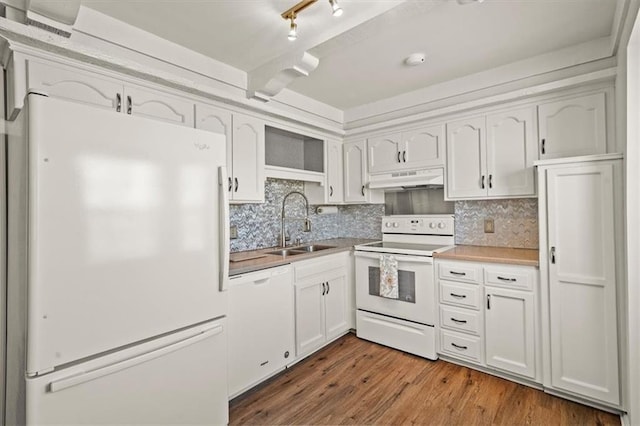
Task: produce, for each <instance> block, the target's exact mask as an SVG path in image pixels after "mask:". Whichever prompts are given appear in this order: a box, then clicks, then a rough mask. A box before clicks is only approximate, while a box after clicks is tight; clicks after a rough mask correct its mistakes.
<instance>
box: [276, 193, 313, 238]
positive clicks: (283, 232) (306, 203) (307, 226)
mask: <svg viewBox="0 0 640 426" xmlns="http://www.w3.org/2000/svg"><path fill="white" fill-rule="evenodd" d="M294 194H298V195H300V196H302V198H304V207H305V208H306V210H307V214H306V216H305V217H289V218H286V217H285V213H284V205H285V202H286V201H287V198H289V197H290V196H291V195H294ZM285 219H299V220H304V228H303V231H304V232H310V231H311V221H310V220H309V200H307V197H306V196H305V195H304V194H303V193H302V192H299V191H291V192H290V193H288V194H287V195H285V196H284V198H283V199H282V224H281V228H280V231H281V233H280V245H281V246H282V247H286V246H287V240H288V238H287V232H286V229H285V226H284V225H285Z"/></svg>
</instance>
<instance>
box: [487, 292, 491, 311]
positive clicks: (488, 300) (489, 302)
mask: <svg viewBox="0 0 640 426" xmlns="http://www.w3.org/2000/svg"><path fill="white" fill-rule="evenodd" d="M487 309H491V295H490V294H487Z"/></svg>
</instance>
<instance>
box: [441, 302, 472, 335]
mask: <svg viewBox="0 0 640 426" xmlns="http://www.w3.org/2000/svg"><path fill="white" fill-rule="evenodd" d="M480 315H481V314H480V312H479V311H470V310H468V309H458V308H453V307H451V306H445V305H441V306H440V326H441V327H444V328H448V329H451V330H457V331H464V332H467V333H473V334H475V335H476V336H479V335H480V331H481V330H482V317H481V316H480Z"/></svg>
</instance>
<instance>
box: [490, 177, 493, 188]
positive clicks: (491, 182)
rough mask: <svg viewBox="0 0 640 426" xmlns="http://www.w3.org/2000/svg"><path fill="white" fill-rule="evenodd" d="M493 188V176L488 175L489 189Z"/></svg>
mask: <svg viewBox="0 0 640 426" xmlns="http://www.w3.org/2000/svg"><path fill="white" fill-rule="evenodd" d="M491 188H493V175H489V189H491Z"/></svg>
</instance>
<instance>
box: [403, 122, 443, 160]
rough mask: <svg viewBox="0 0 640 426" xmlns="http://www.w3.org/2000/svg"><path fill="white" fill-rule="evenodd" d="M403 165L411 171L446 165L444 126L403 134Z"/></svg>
mask: <svg viewBox="0 0 640 426" xmlns="http://www.w3.org/2000/svg"><path fill="white" fill-rule="evenodd" d="M402 164H403V166H404V167H405V168H411V169H417V168H422V167H436V166H442V165H444V129H443V126H441V125H437V126H431V127H425V128H422V129H416V130H411V131H407V132H402Z"/></svg>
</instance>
